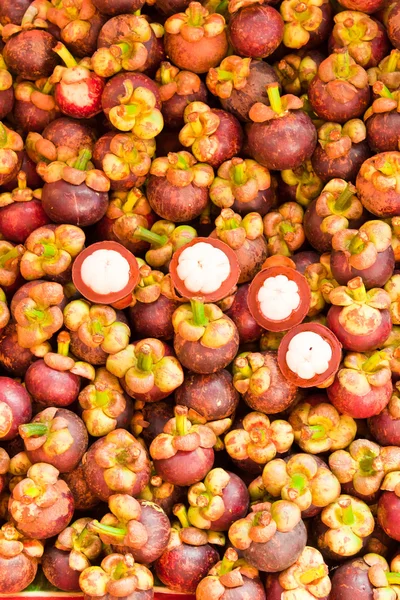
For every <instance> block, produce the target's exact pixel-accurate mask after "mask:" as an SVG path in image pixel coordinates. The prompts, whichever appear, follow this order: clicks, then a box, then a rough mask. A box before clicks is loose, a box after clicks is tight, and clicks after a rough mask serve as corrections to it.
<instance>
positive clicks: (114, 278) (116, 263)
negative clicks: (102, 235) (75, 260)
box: [81, 249, 130, 296]
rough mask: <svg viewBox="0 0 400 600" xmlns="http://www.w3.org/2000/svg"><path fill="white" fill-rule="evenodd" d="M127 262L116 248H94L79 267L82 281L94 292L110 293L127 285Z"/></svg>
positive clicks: (128, 269) (128, 268)
mask: <svg viewBox="0 0 400 600" xmlns="http://www.w3.org/2000/svg"><path fill="white" fill-rule="evenodd" d="M129 274H130V266H129V262H128V261H127V260H126V258H124V257H123V256H122V255H121V254H120V253H119V252H117V251H116V250H106V249H102V250H95V251H94V252H93V254H90V255H89V256H87V257H86V258H85V260H84V261H83V263H82V267H81V277H82V280H83V283H84V284H85V285H87V286H88V287H89V288H91V289H92V290H93V291H94V292H95V293H96V294H102V295H104V296H105V295H107V294H112V293H115V292H119V291H120V290H123V289H124V287H126V286H127V285H128V282H129Z"/></svg>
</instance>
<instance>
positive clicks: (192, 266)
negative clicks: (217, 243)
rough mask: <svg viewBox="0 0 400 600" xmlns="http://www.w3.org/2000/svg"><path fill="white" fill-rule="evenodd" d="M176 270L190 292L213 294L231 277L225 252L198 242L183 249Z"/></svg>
mask: <svg viewBox="0 0 400 600" xmlns="http://www.w3.org/2000/svg"><path fill="white" fill-rule="evenodd" d="M176 271H177V274H178V277H179V279H181V281H183V282H184V284H185V287H186V289H188V290H189V291H190V292H193V293H196V294H197V293H199V294H211V293H212V292H215V291H216V290H218V289H219V288H220V287H221V284H222V283H223V282H224V281H225V280H226V279H227V278H228V277H229V275H230V272H231V266H230V263H229V258H228V257H227V255H226V254H225V252H223V251H222V250H220V249H219V248H215V247H214V246H212V245H211V244H207V242H198V243H197V244H193V246H189V247H188V248H185V250H183V252H182V253H181V255H180V257H179V260H178V267H177V269H176Z"/></svg>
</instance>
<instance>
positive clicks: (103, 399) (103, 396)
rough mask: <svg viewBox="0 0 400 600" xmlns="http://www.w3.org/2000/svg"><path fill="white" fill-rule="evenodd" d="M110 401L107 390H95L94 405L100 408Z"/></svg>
mask: <svg viewBox="0 0 400 600" xmlns="http://www.w3.org/2000/svg"><path fill="white" fill-rule="evenodd" d="M109 401H110V396H109V395H108V392H98V391H96V406H98V407H99V408H101V407H102V406H106V404H107V403H108V402H109Z"/></svg>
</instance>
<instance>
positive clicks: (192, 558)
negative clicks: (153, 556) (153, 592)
mask: <svg viewBox="0 0 400 600" xmlns="http://www.w3.org/2000/svg"><path fill="white" fill-rule="evenodd" d="M217 561H219V554H218V552H217V551H216V550H215V548H213V547H212V546H210V545H209V544H205V545H204V546H189V545H188V544H181V545H180V546H177V547H176V548H173V549H172V550H166V551H165V552H164V553H163V555H162V556H161V557H160V558H159V559H158V560H157V561H156V562H155V564H154V568H155V572H156V575H157V577H158V578H159V579H160V580H161V581H162V582H163V583H164V584H165V585H166V586H167V587H168V588H169V589H171V590H173V591H174V592H186V593H188V594H194V592H195V591H196V588H197V586H198V584H199V583H200V581H201V580H202V579H203V577H205V576H206V575H207V573H208V571H209V570H210V569H211V567H212V566H213V565H215V563H216V562H217Z"/></svg>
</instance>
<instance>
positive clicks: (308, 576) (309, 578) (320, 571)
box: [300, 565, 326, 585]
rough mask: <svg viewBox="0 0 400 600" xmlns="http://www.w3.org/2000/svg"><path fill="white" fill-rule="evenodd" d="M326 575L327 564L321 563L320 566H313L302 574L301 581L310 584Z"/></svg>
mask: <svg viewBox="0 0 400 600" xmlns="http://www.w3.org/2000/svg"><path fill="white" fill-rule="evenodd" d="M325 575H326V567H325V565H319V567H312V568H311V569H307V571H304V573H302V574H301V575H300V581H301V583H302V584H303V585H308V584H309V583H312V582H313V581H315V580H316V579H320V578H321V577H324V576H325Z"/></svg>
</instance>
